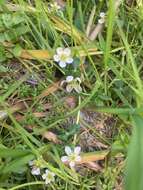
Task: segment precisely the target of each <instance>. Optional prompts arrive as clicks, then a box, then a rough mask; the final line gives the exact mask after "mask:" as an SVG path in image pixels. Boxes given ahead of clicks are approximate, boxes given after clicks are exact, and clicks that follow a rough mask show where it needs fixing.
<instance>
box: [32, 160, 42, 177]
mask: <svg viewBox="0 0 143 190" xmlns="http://www.w3.org/2000/svg"><path fill="white" fill-rule="evenodd" d="M29 166H31V168H32V169H31V174H32V175H40V173H41V172H40V169H41V168H43V161H42V159H37V160H31V161H30V162H29Z"/></svg>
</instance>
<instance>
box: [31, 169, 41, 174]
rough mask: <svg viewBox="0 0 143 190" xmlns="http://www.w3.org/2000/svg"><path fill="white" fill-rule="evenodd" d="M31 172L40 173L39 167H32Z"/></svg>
mask: <svg viewBox="0 0 143 190" xmlns="http://www.w3.org/2000/svg"><path fill="white" fill-rule="evenodd" d="M31 173H32V175H40V168H35V167H33V168H32V170H31Z"/></svg>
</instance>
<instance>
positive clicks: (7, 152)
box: [0, 147, 30, 158]
mask: <svg viewBox="0 0 143 190" xmlns="http://www.w3.org/2000/svg"><path fill="white" fill-rule="evenodd" d="M28 153H30V151H28V150H22V149H14V150H13V149H10V148H1V147H0V158H8V157H10V158H17V157H20V156H25V155H27V154H28Z"/></svg>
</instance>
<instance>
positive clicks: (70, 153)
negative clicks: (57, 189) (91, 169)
mask: <svg viewBox="0 0 143 190" xmlns="http://www.w3.org/2000/svg"><path fill="white" fill-rule="evenodd" d="M80 152H81V147H80V146H77V147H75V148H74V150H72V149H71V148H70V147H69V146H66V147H65V153H66V154H67V156H62V157H61V161H62V162H64V163H68V164H69V166H70V168H71V169H72V168H74V167H75V164H76V162H80V161H81V157H80Z"/></svg>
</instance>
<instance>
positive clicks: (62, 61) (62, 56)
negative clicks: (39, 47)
mask: <svg viewBox="0 0 143 190" xmlns="http://www.w3.org/2000/svg"><path fill="white" fill-rule="evenodd" d="M53 58H54V61H55V62H57V63H58V64H59V66H60V67H62V68H64V67H66V65H67V64H71V63H72V62H73V58H72V57H71V50H70V49H69V48H62V47H59V48H57V50H56V54H55V55H54V57H53Z"/></svg>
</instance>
